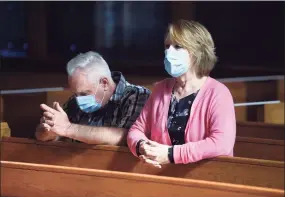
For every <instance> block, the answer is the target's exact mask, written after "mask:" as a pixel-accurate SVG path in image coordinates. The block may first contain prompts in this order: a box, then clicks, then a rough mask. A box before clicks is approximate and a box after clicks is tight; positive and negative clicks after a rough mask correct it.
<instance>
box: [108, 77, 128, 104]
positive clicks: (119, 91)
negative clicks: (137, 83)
mask: <svg viewBox="0 0 285 197" xmlns="http://www.w3.org/2000/svg"><path fill="white" fill-rule="evenodd" d="M112 78H113V80H114V82H115V83H116V84H117V87H116V90H115V92H114V94H113V95H112V97H111V98H110V101H113V102H115V103H118V102H119V101H120V100H121V98H122V96H123V94H124V91H125V88H126V87H127V86H128V85H130V84H129V83H128V82H127V81H126V79H125V77H124V76H123V74H122V73H121V72H119V71H114V72H112Z"/></svg>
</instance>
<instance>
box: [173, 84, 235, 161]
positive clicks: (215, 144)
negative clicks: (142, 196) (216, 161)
mask: <svg viewBox="0 0 285 197" xmlns="http://www.w3.org/2000/svg"><path fill="white" fill-rule="evenodd" d="M209 117H210V128H209V136H208V137H206V138H205V139H204V140H201V141H197V142H188V143H186V144H183V145H176V146H174V152H173V156H174V161H175V163H178V164H179V163H183V164H186V163H192V162H197V161H199V160H202V159H206V158H213V157H216V156H220V155H229V154H231V152H232V151H233V147H234V143H235V136H236V119H235V110H234V103H233V98H232V95H231V93H230V92H229V90H228V89H227V88H223V89H222V90H221V91H219V92H218V94H217V95H216V96H214V98H213V100H212V101H211V104H210V116H209Z"/></svg>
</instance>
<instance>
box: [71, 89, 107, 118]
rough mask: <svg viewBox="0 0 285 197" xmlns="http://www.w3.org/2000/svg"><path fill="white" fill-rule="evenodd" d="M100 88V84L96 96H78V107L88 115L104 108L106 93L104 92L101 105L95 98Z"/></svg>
mask: <svg viewBox="0 0 285 197" xmlns="http://www.w3.org/2000/svg"><path fill="white" fill-rule="evenodd" d="M98 86H99V84H98V85H97V89H96V92H95V95H87V96H77V97H76V101H77V105H78V107H79V108H80V109H81V110H82V111H84V112H86V113H92V112H95V111H97V110H99V109H100V108H101V107H102V102H103V100H104V97H105V91H104V96H103V99H102V100H101V102H100V103H99V102H97V101H96V98H95V97H96V93H97V90H98Z"/></svg>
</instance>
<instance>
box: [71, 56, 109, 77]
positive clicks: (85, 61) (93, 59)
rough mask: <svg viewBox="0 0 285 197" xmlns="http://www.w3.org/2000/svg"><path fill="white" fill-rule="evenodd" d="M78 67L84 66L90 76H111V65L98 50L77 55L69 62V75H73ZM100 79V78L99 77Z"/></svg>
mask: <svg viewBox="0 0 285 197" xmlns="http://www.w3.org/2000/svg"><path fill="white" fill-rule="evenodd" d="M76 68H82V69H83V70H84V71H86V72H87V73H88V74H91V73H92V74H91V75H92V76H90V75H89V77H92V78H93V77H95V76H94V75H96V78H97V77H107V78H111V71H110V69H109V66H108V64H107V62H106V61H105V60H104V59H103V57H102V56H101V55H100V54H99V53H96V52H93V51H89V52H86V53H80V54H79V55H77V56H76V57H74V58H72V59H71V60H70V61H69V62H68V63H67V67H66V70H67V73H68V75H69V76H72V74H73V72H74V71H75V69H76ZM97 79H98V78H97Z"/></svg>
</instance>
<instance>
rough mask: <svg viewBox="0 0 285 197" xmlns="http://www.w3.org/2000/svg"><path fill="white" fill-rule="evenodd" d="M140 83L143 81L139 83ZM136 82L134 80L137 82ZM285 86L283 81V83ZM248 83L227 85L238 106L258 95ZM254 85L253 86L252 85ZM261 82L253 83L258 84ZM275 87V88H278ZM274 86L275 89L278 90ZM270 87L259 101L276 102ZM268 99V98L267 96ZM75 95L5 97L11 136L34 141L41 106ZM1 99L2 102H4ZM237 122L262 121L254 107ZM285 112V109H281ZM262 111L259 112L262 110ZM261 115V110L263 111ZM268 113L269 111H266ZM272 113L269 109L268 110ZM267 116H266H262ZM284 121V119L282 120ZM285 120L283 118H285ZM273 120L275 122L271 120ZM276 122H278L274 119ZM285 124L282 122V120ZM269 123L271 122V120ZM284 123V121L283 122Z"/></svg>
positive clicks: (243, 109)
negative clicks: (273, 100) (270, 100)
mask: <svg viewBox="0 0 285 197" xmlns="http://www.w3.org/2000/svg"><path fill="white" fill-rule="evenodd" d="M139 80H141V81H139ZM149 80H150V81H151V80H152V81H151V82H155V78H151V79H137V81H138V83H137V84H141V85H146V86H147V85H150V86H151V85H152V83H150V84H147V81H149ZM134 81H135V80H134ZM282 81H283V82H284V80H282ZM248 83H249V82H226V83H225V84H226V86H228V87H229V88H230V90H231V91H232V92H233V97H234V100H235V102H245V101H247V100H248V98H253V96H249V97H248V95H249V94H252V93H255V92H257V91H254V90H252V88H256V86H257V85H251V86H250V85H249V86H250V87H251V90H252V91H248V89H249V88H248V87H247V86H248ZM252 83H253V82H252ZM257 83H259V82H254V84H257ZM268 84H271V85H274V84H277V82H276V81H275V82H274V81H273V82H272V83H268ZM275 86H276V85H275ZM275 86H274V87H275ZM262 87H263V88H258V91H263V89H268V88H269V87H268V85H267V83H265V84H263V82H262ZM274 87H273V88H272V87H270V88H269V89H270V90H264V92H263V93H256V94H257V95H259V96H260V97H258V98H259V99H262V100H266V99H272V95H273V96H274V98H275V99H276V98H277V95H276V94H273V92H270V91H271V90H272V89H274V91H275V89H276V88H274ZM267 94H268V95H269V96H268V95H267ZM71 95H72V93H71V92H70V91H69V90H65V91H52V92H39V93H27V94H11V95H2V96H1V98H2V105H3V107H1V109H2V111H3V109H4V108H5V113H4V114H3V115H2V119H3V120H5V121H7V122H9V125H10V127H11V130H12V136H15V137H29V138H32V137H34V131H35V127H36V125H37V124H38V123H39V119H40V117H41V110H40V109H39V105H40V104H41V103H47V104H48V105H50V106H52V103H53V101H58V102H60V104H61V105H62V104H63V103H64V102H65V101H66V100H67V99H68V98H69V97H70V96H71ZM1 98H0V100H1ZM235 109H236V119H237V121H259V119H260V118H259V119H258V115H257V114H258V113H257V111H258V110H257V108H256V107H255V106H254V107H236V108H235ZM280 109H281V108H280ZM282 109H284V108H282ZM259 111H260V110H259ZM261 111H262V110H261ZM265 111H266V113H270V112H267V111H268V110H265ZM269 111H270V109H269ZM261 114H264V112H261ZM283 114H284V110H283ZM0 116H1V112H0ZM280 117H281V116H280ZM283 117H284V115H283ZM271 119H272V118H271ZM274 120H275V118H274ZM280 120H282V118H280ZM266 121H267V122H271V121H270V120H269V119H268V118H267V119H266ZM283 121H284V118H283ZM23 128H25V130H27V131H30V133H23V132H22V129H23Z"/></svg>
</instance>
